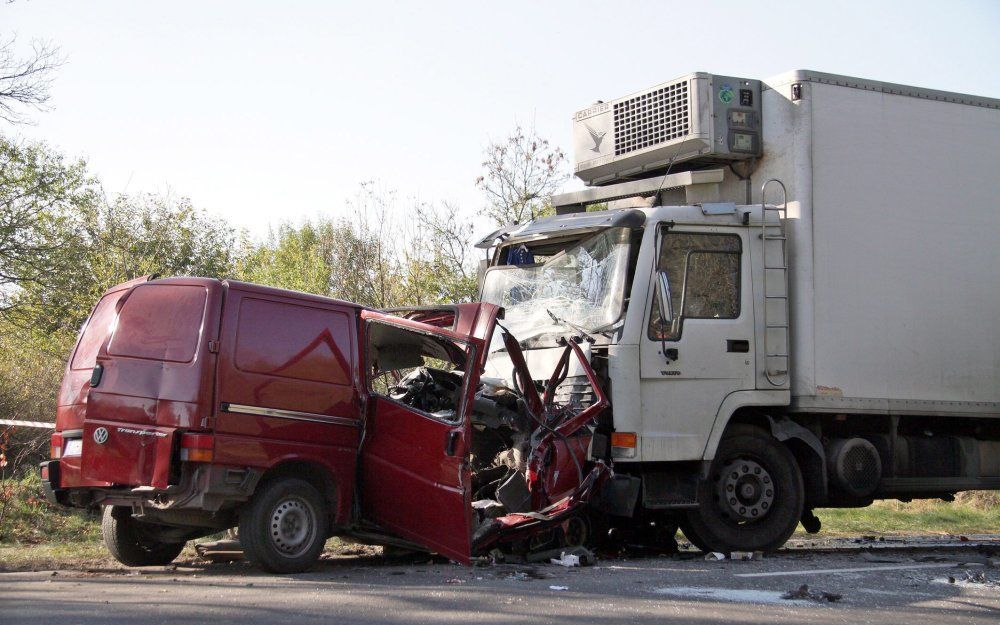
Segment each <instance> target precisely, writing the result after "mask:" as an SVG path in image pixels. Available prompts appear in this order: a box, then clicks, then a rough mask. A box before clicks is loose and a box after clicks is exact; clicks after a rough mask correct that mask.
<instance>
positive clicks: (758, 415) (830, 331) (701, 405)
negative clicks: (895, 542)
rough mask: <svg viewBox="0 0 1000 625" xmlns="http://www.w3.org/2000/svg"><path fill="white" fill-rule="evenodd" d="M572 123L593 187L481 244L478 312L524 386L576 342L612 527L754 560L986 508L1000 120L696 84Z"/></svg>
mask: <svg viewBox="0 0 1000 625" xmlns="http://www.w3.org/2000/svg"><path fill="white" fill-rule="evenodd" d="M573 123H574V137H575V141H576V146H575V153H576V173H577V175H578V176H579V177H580V178H581V179H583V180H584V181H585V182H587V183H588V184H589V185H591V186H590V187H588V188H586V189H584V190H582V191H577V192H572V193H566V194H563V195H559V196H555V197H553V198H552V203H553V205H554V207H555V208H556V212H557V214H556V215H554V216H552V217H546V218H541V219H538V220H536V221H534V222H530V223H527V224H515V225H511V226H508V227H506V228H503V229H501V230H499V231H497V232H494V233H491V234H490V235H489V236H487V237H486V238H484V239H483V240H482V241H481V242H480V243H479V246H480V247H483V248H486V249H488V250H489V252H488V258H489V261H488V265H489V266H488V268H487V269H486V271H485V273H484V274H483V277H482V285H481V297H482V299H483V300H485V301H489V302H492V303H495V304H499V305H501V306H504V307H505V309H506V320H505V321H504V323H505V324H506V325H508V326H512V328H511V329H512V331H513V333H514V335H516V336H518V338H519V339H521V340H522V343H523V346H524V347H525V348H526V349H527V354H528V360H529V365H533V366H531V369H532V370H538V371H548V370H551V369H552V366H537V365H541V364H542V363H543V362H544V361H547V360H548V361H553V360H554V359H555V358H558V356H559V354H561V352H562V350H561V349H560V348H558V347H556V346H555V343H554V338H553V337H556V336H559V335H562V334H565V333H566V332H575V333H578V334H581V335H584V336H585V337H586V338H587V339H588V342H587V348H588V350H589V354H590V358H591V360H592V362H593V364H594V366H595V368H596V370H597V371H598V372H599V373H600V374H601V376H602V379H603V381H604V383H605V384H606V386H607V390H608V392H609V396H610V397H611V403H612V407H611V410H610V411H609V413H608V414H607V416H606V418H604V419H603V420H602V422H601V423H599V424H598V426H597V428H596V432H595V439H594V440H595V443H594V444H593V449H592V454H593V456H594V457H601V456H605V457H610V458H612V459H613V460H614V462H615V470H616V472H617V474H618V480H617V481H616V484H618V485H622V484H624V485H625V487H624V488H620V489H619V491H620V493H623V494H622V495H621V497H624V498H625V503H626V504H627V505H626V506H625V507H624V508H623V509H624V510H625V511H626V512H623V513H621V514H624V515H625V516H629V519H628V520H624V521H623V522H624V523H629V524H631V525H632V526H633V527H643V528H648V527H650V526H654V527H655V526H659V527H660V528H661V531H662V530H667V531H666V532H665V534H669V535H671V536H672V534H673V531H672V529H671V528H674V527H676V526H677V525H680V527H681V528H682V529H683V531H684V533H685V535H686V536H687V537H688V538H689V539H690V540H692V542H694V543H695V544H696V545H698V546H699V547H702V548H704V549H711V550H717V551H729V550H756V549H763V550H771V549H776V548H778V547H780V546H781V545H782V544H784V542H785V541H786V540H787V539H788V537H789V536H790V535H791V534H792V532H793V531H794V530H795V528H796V526H797V525H798V524H799V523H800V522H801V523H802V524H803V525H804V527H805V528H806V529H807V530H809V531H817V530H818V529H819V520H818V519H817V518H816V517H815V515H814V514H813V512H812V511H813V509H814V508H818V507H856V506H866V505H868V504H870V503H871V502H872V501H873V500H876V499H886V498H897V499H902V500H909V499H912V498H942V499H946V500H948V499H950V498H952V497H953V496H954V494H955V493H956V492H958V491H963V490H971V489H998V488H1000V252H998V251H997V249H998V244H997V241H998V239H1000V170H998V167H1000V100H997V99H990V98H984V97H976V96H970V95H962V94H957V93H947V92H942V91H934V90H929V89H922V88H916V87H908V86H903V85H896V84H888V83H883V82H877V81H873V80H861V79H856V78H850V77H846V76H837V75H831V74H824V73H818V72H813V71H793V72H790V73H787V74H783V75H780V76H777V77H775V78H771V79H767V80H763V81H758V80H751V79H744V78H737V77H727V76H718V75H711V74H704V73H699V74H691V75H688V76H685V77H682V78H680V79H678V80H675V81H670V82H668V83H664V84H662V85H658V86H656V87H653V88H652V89H647V90H644V91H641V92H638V93H636V94H632V95H629V96H626V97H623V98H619V99H617V100H612V101H608V102H597V103H595V104H593V105H592V106H590V107H587V108H586V109H583V110H581V111H580V112H579V113H577V114H576V115H575V116H574V121H573ZM595 209H597V210H595ZM494 348H495V350H494V351H493V353H492V355H491V357H490V370H489V371H488V373H487V375H492V376H494V377H498V378H502V379H506V378H509V377H510V373H509V372H510V370H511V366H510V363H509V361H508V360H507V359H506V354H505V352H504V350H503V349H502V346H500V345H495V346H494ZM565 373H566V377H565V380H564V381H563V382H562V384H561V386H560V389H559V392H560V394H561V395H560V397H561V399H562V400H564V401H580V402H585V401H587V397H586V394H585V393H583V392H582V391H580V390H579V389H582V388H585V386H582V385H579V382H580V380H579V379H578V378H576V375H577V374H578V373H579V372H577V371H574V370H572V369H569V370H567V371H565ZM602 443H603V444H602Z"/></svg>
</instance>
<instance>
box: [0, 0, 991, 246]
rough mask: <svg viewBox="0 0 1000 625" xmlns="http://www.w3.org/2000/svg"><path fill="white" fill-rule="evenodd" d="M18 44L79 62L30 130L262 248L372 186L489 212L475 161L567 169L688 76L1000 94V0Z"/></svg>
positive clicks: (56, 21) (277, 11)
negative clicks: (605, 102)
mask: <svg viewBox="0 0 1000 625" xmlns="http://www.w3.org/2000/svg"><path fill="white" fill-rule="evenodd" d="M15 33H16V34H17V36H18V43H19V45H23V46H27V45H28V44H29V43H30V41H31V40H32V39H43V40H49V41H52V42H53V43H55V44H57V45H58V46H60V47H61V49H62V52H63V54H64V55H65V57H66V60H67V63H66V65H65V66H64V67H63V68H62V69H60V70H59V73H58V75H57V76H56V80H55V83H54V87H53V91H52V102H51V103H52V105H53V106H54V109H53V110H52V111H51V112H48V113H40V114H38V115H36V116H35V119H36V122H37V123H36V125H35V126H33V127H30V128H22V129H19V130H17V131H16V132H19V133H21V134H23V135H25V136H28V137H32V138H41V139H44V140H46V141H47V142H49V143H50V144H51V145H53V146H55V147H57V148H59V149H60V150H63V151H64V152H66V153H68V154H70V155H73V156H81V157H84V158H86V159H87V160H88V161H89V163H90V165H91V168H92V170H93V171H94V172H95V173H97V174H98V175H99V176H100V177H101V178H102V179H103V181H104V182H105V185H106V188H107V189H108V191H110V192H116V191H125V190H127V191H147V190H154V191H155V190H160V191H163V190H167V189H170V190H172V191H173V192H175V193H177V194H180V195H186V196H189V197H191V198H192V199H193V200H194V202H195V203H196V204H197V205H198V206H201V207H204V208H206V209H208V210H210V211H213V212H215V213H218V214H221V215H223V216H225V217H227V218H229V219H230V220H232V222H233V223H234V224H236V225H238V226H241V227H245V228H247V229H249V230H250V231H251V232H253V233H256V234H261V233H264V232H266V231H267V226H268V224H269V223H276V222H278V221H280V220H283V219H291V220H294V219H297V218H301V217H305V216H313V215H316V214H320V213H327V214H338V212H340V211H343V210H344V209H343V205H344V199H345V198H348V197H351V196H353V195H354V194H355V192H356V190H357V188H358V185H359V183H361V182H363V181H366V180H372V179H377V180H379V181H380V182H381V185H382V186H383V187H389V188H396V189H398V192H399V194H400V196H402V197H403V198H411V197H412V198H417V199H420V200H424V201H437V200H450V201H453V202H456V203H459V204H461V205H463V206H465V207H468V209H469V210H470V211H471V210H474V209H478V208H479V207H480V206H481V204H482V199H481V197H480V195H479V193H478V191H477V190H476V188H475V186H474V181H475V178H476V176H477V175H478V173H479V164H480V162H481V154H482V150H483V148H484V147H485V145H487V144H488V142H489V141H490V140H491V139H500V138H502V137H504V136H505V135H506V134H507V133H508V132H509V131H510V130H511V129H512V127H513V126H514V124H515V123H516V122H520V123H522V124H524V125H527V126H531V125H534V126H535V128H536V129H537V131H538V132H539V133H540V134H541V135H542V136H545V137H548V138H550V139H551V140H552V141H553V142H554V143H556V144H557V145H561V146H563V147H564V149H566V150H567V151H568V150H569V146H570V116H571V115H572V114H573V112H574V111H576V110H577V109H579V108H582V107H583V106H585V105H587V104H589V103H591V102H593V101H594V100H597V99H611V98H615V97H618V96H621V95H625V94H627V93H630V92H632V91H636V90H639V89H643V88H645V87H647V86H652V85H654V84H657V83H660V82H664V81H666V80H670V79H672V78H674V77H677V76H680V75H683V74H687V73H690V72H693V71H708V72H716V73H722V74H729V75H737V76H746V77H751V78H766V77H768V76H772V75H775V74H778V73H781V72H784V71H786V70H790V69H800V68H802V69H815V70H821V71H828V72H834V73H840V74H849V75H854V76H860V77H865V78H873V79H879V80H886V81H891V82H899V83H905V84H913V85H919V86H925V87H933V88H938V89H946V90H953V91H960V92H967V93H973V94H977V95H985V96H992V97H1000V0H980V1H965V2H961V1H950V2H942V1H940V0H938V1H937V2H924V1H913V0H909V1H904V2H876V1H875V0H869V1H867V2H852V1H838V2H823V3H813V2H809V1H802V0H800V1H798V2H762V1H750V0H744V1H742V2H735V1H731V2H704V1H702V2H666V1H661V2H611V1H604V2H589V1H585V0H575V1H570V2H516V1H512V0H506V1H503V2H499V1H498V2H492V3H485V2H475V1H472V0H465V1H464V2H454V3H452V2H433V1H429V0H425V1H423V2H400V3H389V2H372V1H369V2H353V3H347V2H332V1H331V2H319V1H314V2H305V1H302V2H292V1H283V2H275V1H273V0H272V1H270V2H251V1H246V2H232V1H230V2H222V1H212V2H204V1H199V2H189V1H178V0H172V1H171V2H122V1H116V2H111V1H102V2H97V1H85V0H74V1H69V2H67V1H63V2H57V1H55V0H16V1H15V2H13V3H11V4H8V3H6V2H4V3H2V4H0V35H4V36H9V35H11V34H15ZM0 131H2V132H11V129H10V128H9V127H3V128H0ZM481 229H483V230H486V229H487V226H486V225H484V226H483V227H482V228H481Z"/></svg>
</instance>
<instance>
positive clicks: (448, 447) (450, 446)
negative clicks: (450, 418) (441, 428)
mask: <svg viewBox="0 0 1000 625" xmlns="http://www.w3.org/2000/svg"><path fill="white" fill-rule="evenodd" d="M458 438H459V432H458V430H452V431H450V432H448V435H447V437H445V440H444V453H445V454H447V455H449V456H454V455H455V448H456V447H458Z"/></svg>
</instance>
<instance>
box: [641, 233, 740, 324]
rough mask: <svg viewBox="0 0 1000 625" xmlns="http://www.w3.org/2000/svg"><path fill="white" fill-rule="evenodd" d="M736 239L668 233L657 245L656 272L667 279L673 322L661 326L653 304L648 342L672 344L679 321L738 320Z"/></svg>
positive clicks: (738, 250) (738, 268) (738, 248)
mask: <svg viewBox="0 0 1000 625" xmlns="http://www.w3.org/2000/svg"><path fill="white" fill-rule="evenodd" d="M740 251H741V250H740V237H739V236H738V235H734V234H705V233H692V232H668V233H666V234H665V235H664V236H663V240H662V243H661V244H660V254H659V259H658V260H657V264H656V270H657V271H659V272H663V273H665V274H666V276H667V282H668V284H669V289H670V292H669V293H668V294H666V295H667V297H668V298H670V304H671V307H672V308H673V312H674V319H673V320H672V322H665V321H664V319H663V315H662V314H661V313H660V305H659V298H657V297H654V298H653V311H652V314H650V316H649V328H648V336H649V338H651V339H653V340H657V341H675V340H677V339H679V338H680V336H681V332H682V331H683V326H684V319H736V318H737V317H739V316H740Z"/></svg>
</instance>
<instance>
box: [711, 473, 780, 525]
mask: <svg viewBox="0 0 1000 625" xmlns="http://www.w3.org/2000/svg"><path fill="white" fill-rule="evenodd" d="M718 488H719V492H718V495H719V501H720V503H721V504H722V508H723V510H724V511H725V512H727V513H728V514H729V515H730V516H732V517H734V518H735V519H736V520H737V521H750V522H753V521H758V520H760V519H762V518H764V517H765V516H767V513H768V512H770V511H771V508H772V507H773V506H774V495H775V487H774V480H773V479H772V478H771V474H770V473H768V472H767V469H765V468H764V467H763V466H761V465H760V464H759V463H757V462H755V461H753V460H750V459H749V458H734V459H732V460H730V461H729V462H727V463H726V464H725V465H724V466H723V467H722V471H721V472H720V475H719V481H718Z"/></svg>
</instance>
